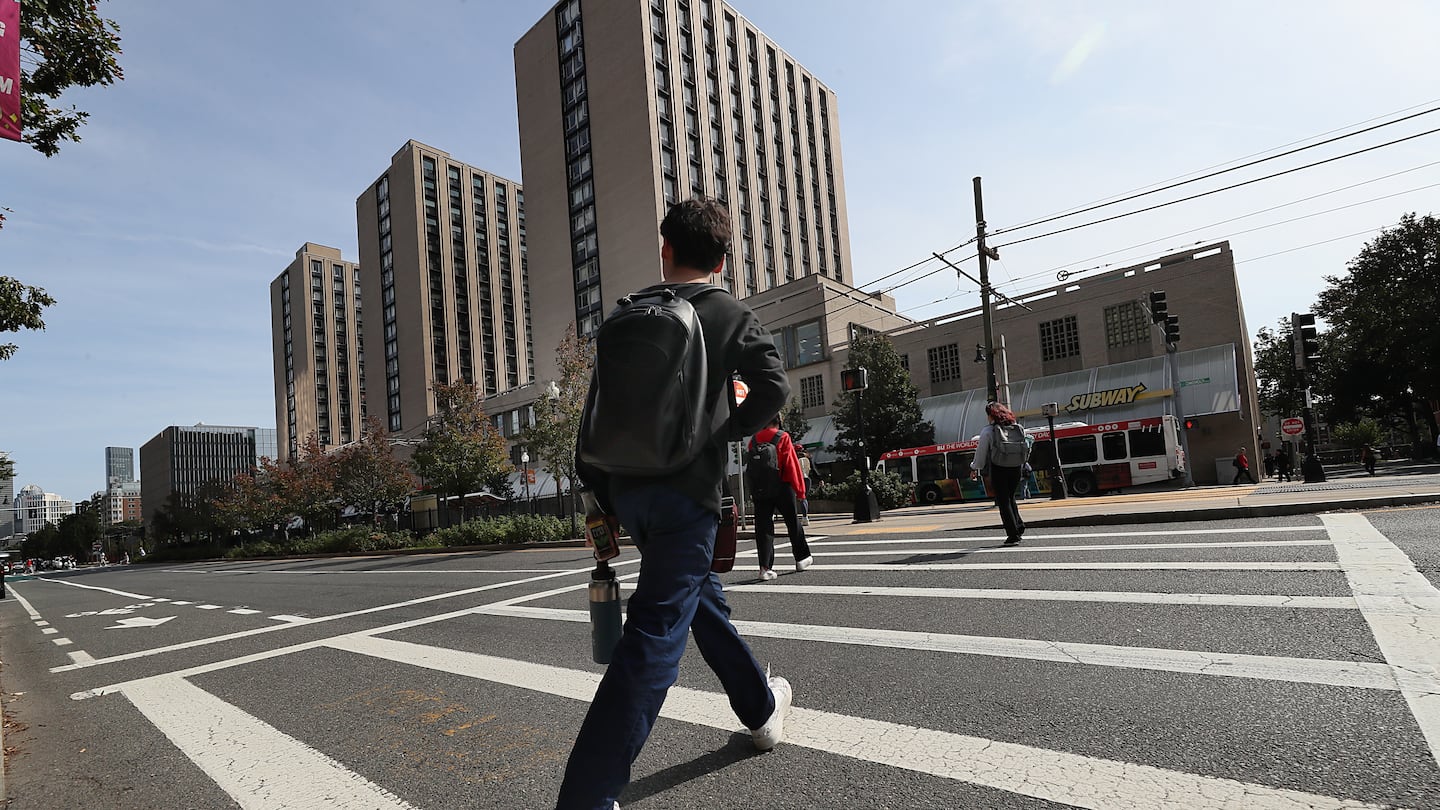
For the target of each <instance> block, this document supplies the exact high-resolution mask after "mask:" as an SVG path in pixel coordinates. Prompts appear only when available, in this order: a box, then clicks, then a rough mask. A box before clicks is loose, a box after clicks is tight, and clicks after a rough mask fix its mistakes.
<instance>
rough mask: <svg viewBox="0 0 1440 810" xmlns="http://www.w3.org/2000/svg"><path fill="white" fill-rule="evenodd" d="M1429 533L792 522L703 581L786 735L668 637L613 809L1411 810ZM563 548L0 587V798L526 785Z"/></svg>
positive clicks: (1437, 627)
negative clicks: (787, 538)
mask: <svg viewBox="0 0 1440 810" xmlns="http://www.w3.org/2000/svg"><path fill="white" fill-rule="evenodd" d="M937 520H938V521H939V522H941V523H943V522H944V519H943V517H940V518H937ZM1437 529H1440V508H1435V507H1428V508H1408V509H1404V508H1402V509H1391V510H1384V511H1377V512H1368V513H1343V514H1331V515H1314V516H1302V517H1288V518H1273V519H1260V520H1247V521H1206V522H1198V523H1175V524H1145V525H1136V526H1103V527H1094V528H1056V529H1048V530H1047V529H1040V528H1036V529H1032V530H1031V531H1030V532H1029V533H1028V534H1027V536H1026V538H1025V543H1024V544H1023V545H1021V546H1019V547H1015V548H1002V547H1001V546H1000V541H1001V540H1003V535H1002V534H1001V533H1000V532H997V531H994V530H985V531H975V530H953V529H946V528H945V527H944V526H941V527H939V528H933V527H925V530H924V531H920V532H918V533H912V534H897V533H894V532H893V531H891V530H890V529H888V528H887V527H886V525H885V523H884V522H883V521H882V522H880V523H878V524H873V525H868V526H853V525H851V524H849V523H848V522H841V521H839V520H832V521H818V520H817V521H816V524H815V525H814V526H812V529H811V531H812V537H813V538H815V539H812V544H813V546H814V551H815V554H816V564H815V566H814V567H813V568H811V569H810V570H809V571H807V572H805V573H803V574H793V573H786V574H785V575H783V576H781V577H780V578H779V579H778V580H776V581H774V582H770V583H762V582H760V581H758V580H757V579H756V578H755V558H754V556H753V551H751V550H750V549H752V548H753V545H752V544H749V543H744V542H742V557H741V559H740V565H741V568H740V569H738V570H737V571H736V572H734V573H732V574H729V575H727V576H725V577H724V579H725V581H726V586H727V590H728V593H729V598H730V601H731V604H732V606H733V607H734V610H735V619H736V620H737V622H738V623H739V624H740V627H741V631H742V633H744V634H745V635H746V637H747V639H748V640H749V641H750V643H751V645H752V647H753V648H754V649H755V651H756V654H757V655H758V656H759V657H760V659H761V660H762V661H764V662H769V663H770V664H771V665H772V667H773V669H774V671H775V673H776V674H781V675H785V676H786V677H787V678H789V679H790V681H791V682H792V683H793V684H794V686H795V691H796V699H795V706H796V711H795V713H794V715H793V716H792V718H791V723H790V725H789V731H790V737H791V739H790V742H789V744H786V745H782V746H781V747H779V748H777V749H776V750H775V751H774V752H771V753H769V754H763V755H761V754H756V753H754V752H753V750H752V749H751V748H750V745H749V739H748V735H747V734H744V733H741V731H740V729H739V724H738V722H737V721H736V720H735V718H734V717H733V715H731V714H730V713H729V711H728V707H727V706H726V704H725V702H724V699H723V696H722V695H719V694H718V693H719V685H718V682H717V681H716V680H715V678H714V677H713V676H712V675H711V674H710V672H709V671H708V669H706V668H705V666H704V663H703V661H701V660H700V658H699V656H698V655H696V654H695V653H693V652H691V653H689V654H687V656H686V657H685V659H684V662H683V663H682V667H681V673H680V680H679V683H678V685H677V686H678V687H679V688H677V689H676V690H674V691H672V693H671V696H670V699H669V701H667V704H666V709H665V714H664V716H663V717H662V719H661V721H660V723H659V725H658V726H657V727H656V730H655V733H654V734H653V735H652V737H651V738H650V742H649V744H648V746H647V747H646V749H645V751H644V752H643V753H642V755H641V757H640V759H639V761H638V762H637V763H636V765H635V769H634V778H635V781H634V782H633V783H632V784H631V786H630V787H629V789H628V790H627V792H626V793H625V795H624V796H622V804H623V805H624V806H625V807H626V808H627V810H645V809H646V808H654V809H660V808H689V807H705V808H843V807H867V808H868V807H874V808H894V809H895V810H900V809H901V808H937V810H938V809H939V808H946V809H947V810H949V809H950V808H1045V807H1068V806H1082V807H1106V808H1136V807H1156V808H1169V807H1182V808H1192V807H1193V808H1202V807H1234V808H1245V809H1246V810H1250V808H1300V807H1335V808H1340V807H1371V806H1393V807H1406V808H1440V766H1437V762H1436V750H1440V708H1437V706H1436V705H1435V704H1436V703H1437V702H1440V697H1437V695H1440V677H1437V672H1440V621H1437V618H1436V616H1437V613H1440V591H1437V590H1436V589H1435V586H1436V585H1440V544H1437V542H1436V538H1437V536H1440V531H1437ZM746 551H749V556H744V555H745V553H746ZM636 560H637V556H636V554H635V552H634V550H633V549H626V551H625V553H624V554H623V556H622V558H621V560H620V561H619V562H620V566H619V567H618V571H619V572H620V574H621V575H622V577H623V576H626V575H633V572H634V571H635V570H636V568H635V563H636ZM787 560H788V557H787V556H786V554H785V551H784V550H783V549H782V551H781V559H780V564H781V566H782V570H784V569H783V566H784V564H785V562H786V561H787ZM589 568H590V562H589V557H588V554H587V552H586V551H585V550H583V549H551V550H534V551H511V552H499V553H488V554H486V553H465V554H444V555H426V556H405V557H371V558H348V559H326V560H290V561H278V562H265V563H211V564H195V565H173V566H138V565H137V566H129V567H125V568H107V569H99V570H86V571H75V572H62V573H56V574H53V575H44V576H41V577H37V578H33V579H24V580H15V579H14V578H12V579H11V580H10V582H9V585H10V589H11V595H12V598H10V599H7V600H5V601H4V602H3V603H0V660H3V672H0V678H3V682H0V686H3V691H4V705H5V716H6V720H7V725H6V729H5V745H6V747H7V757H6V762H7V778H6V789H7V794H8V797H9V799H10V805H9V808H10V810H30V809H31V808H74V807H105V808H114V809H115V810H125V809H126V808H136V809H137V810H138V809H142V808H143V809H144V810H152V809H154V808H167V809H168V808H206V809H208V808H234V807H244V808H280V807H293V808H322V807H323V808H331V807H334V808H425V809H426V810H440V809H442V808H462V807H463V808H505V809H506V810H513V809H514V808H546V807H551V806H553V804H552V803H553V800H554V794H555V790H556V787H557V785H558V780H559V775H560V773H561V771H562V769H563V767H564V763H565V758H566V757H567V755H568V752H569V748H570V744H571V742H572V741H573V738H574V734H575V731H576V729H577V728H578V726H579V723H580V720H581V718H582V716H583V714H584V711H585V708H586V700H587V699H588V695H589V694H590V692H591V691H593V688H594V683H595V681H596V680H597V679H598V674H599V673H600V672H601V671H602V669H601V667H599V666H597V665H595V664H593V663H591V662H590V660H589V629H588V625H587V624H586V623H585V622H586V613H585V608H586V602H585V599H586V597H585V591H584V585H585V582H586V574H587V572H588V570H589ZM17 595H18V597H19V598H15V597H16V596H17ZM1427 735H1428V741H1427Z"/></svg>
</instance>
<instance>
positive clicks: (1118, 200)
mask: <svg viewBox="0 0 1440 810" xmlns="http://www.w3.org/2000/svg"><path fill="white" fill-rule="evenodd" d="M1427 103H1433V102H1427ZM1407 109H1414V108H1413V107H1412V108H1407ZM1401 112H1404V111H1403V110H1402V111H1401ZM1434 112H1440V106H1435V107H1431V108H1430V109H1427V110H1421V111H1420V112H1417V113H1411V114H1410V115H1407V116H1404V117H1402V118H1396V119H1394V120H1391V121H1386V122H1384V123H1381V124H1376V125H1374V126H1371V127H1366V128H1364V129H1359V130H1356V131H1354V132H1348V133H1346V134H1344V135H1337V136H1335V137H1333V138H1326V139H1325V140H1322V141H1316V142H1315V143H1311V144H1307V145H1305V146H1300V147H1297V148H1295V149H1290V150H1288V151H1285V152H1280V153H1278V154H1274V155H1269V156H1267V157H1262V158H1258V159H1256V160H1249V161H1248V162H1245V163H1241V164H1239V165H1236V166H1230V167H1229V168H1225V169H1218V170H1216V171H1211V172H1209V173H1208V174H1202V175H1200V176H1198V177H1190V178H1189V179H1185V180H1179V181H1178V182H1173V183H1169V184H1168V185H1162V186H1160V187H1158V188H1149V189H1148V190H1138V191H1136V192H1127V194H1126V195H1125V196H1121V197H1119V198H1116V199H1109V200H1105V201H1101V202H1096V203H1092V204H1089V205H1086V206H1084V207H1081V208H1077V209H1073V210H1069V211H1066V212H1063V213H1058V214H1052V215H1049V216H1046V217H1043V218H1041V219H1035V220H1031V221H1029V222H1025V223H1022V224H1020V225H1012V226H1010V227H1008V228H1001V229H999V230H996V231H993V232H991V234H990V235H991V236H998V235H1000V234H1002V233H1009V232H1011V231H1018V230H1021V229H1024V228H1033V227H1035V226H1037V225H1044V224H1045V223H1048V222H1054V221H1056V220H1060V219H1065V218H1068V217H1073V216H1078V215H1080V214H1085V213H1089V212H1091V211H1095V210H1098V209H1101V208H1108V207H1109V206H1112V205H1119V204H1120V203H1123V202H1129V201H1131V200H1136V199H1139V198H1141V197H1148V196H1150V195H1151V194H1158V193H1160V192H1162V191H1170V190H1171V189H1175V188H1179V187H1180V186H1184V185H1189V184H1190V183H1198V182H1199V181H1201V180H1209V179H1210V178H1212V177H1218V176H1220V175H1222V174H1228V173H1230V172H1234V171H1239V170H1240V169H1248V168H1250V167H1251V166H1258V165H1259V164H1261V163H1266V162H1269V161H1272V160H1277V159H1279V158H1282V157H1288V156H1290V155H1294V154H1298V153H1300V152H1304V151H1306V150H1309V149H1314V148H1316V147H1320V146H1325V145H1327V144H1331V143H1335V142H1337V141H1342V140H1344V139H1346V138H1353V137H1355V136H1356V135H1363V134H1365V133H1367V132H1373V131H1375V130H1377V129H1383V128H1384V127H1388V126H1394V125H1395V124H1399V123H1403V122H1405V121H1409V120H1411V119H1414V118H1419V117H1420V116H1422V115H1429V114H1431V113H1434ZM1392 114H1393V113H1392ZM1372 120H1374V119H1372ZM1361 123H1368V122H1361ZM1352 126H1358V125H1352ZM1342 129H1348V127H1343V128H1342ZM1332 131H1334V130H1332ZM1326 134H1329V133H1322V134H1321V135H1316V136H1312V137H1324V135H1326ZM1305 140H1309V138H1306V139H1302V140H1301V141H1297V142H1295V143H1303V142H1304V141H1305ZM1288 145H1289V144H1287V146H1288ZM1276 148H1277V149H1283V148H1285V147H1283V146H1282V147H1276ZM1267 151H1268V150H1267ZM1257 154H1264V152H1260V153H1257ZM1239 160H1247V158H1239ZM1218 165H1221V166H1224V165H1226V164H1223V163H1222V164H1218ZM1200 171H1202V172H1203V171H1207V170H1206V169H1201V170H1200ZM1185 176H1186V175H1181V177H1185ZM1161 182H1168V181H1161Z"/></svg>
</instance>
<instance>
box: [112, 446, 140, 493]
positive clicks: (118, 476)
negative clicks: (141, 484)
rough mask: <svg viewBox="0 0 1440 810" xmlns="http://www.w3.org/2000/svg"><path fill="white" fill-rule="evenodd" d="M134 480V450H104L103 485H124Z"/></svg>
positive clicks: (119, 448)
mask: <svg viewBox="0 0 1440 810" xmlns="http://www.w3.org/2000/svg"><path fill="white" fill-rule="evenodd" d="M134 480H135V448H133V447H107V448H105V484H106V485H107V486H109V485H110V484H111V483H112V482H115V483H121V484H123V483H125V482H127V481H134Z"/></svg>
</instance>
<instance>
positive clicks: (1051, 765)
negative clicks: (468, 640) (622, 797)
mask: <svg viewBox="0 0 1440 810" xmlns="http://www.w3.org/2000/svg"><path fill="white" fill-rule="evenodd" d="M329 646H332V647H334V648H336V649H340V650H346V651H348V652H352V653H357V654H359V655H365V656H370V657H374V658H381V659H383V660H387V661H395V662H400V663H404V664H410V665H413V666H419V667H424V668H426V669H432V670H436V671H439V672H447V673H451V674H455V675H461V676H465V677H469V678H475V679H479V680H486V681H491V682H493V683H500V684H505V685H508V686H515V687H520V688H522V689H529V690H532V691H535V692H540V693H542V694H548V695H556V696H559V697H565V698H570V699H572V700H579V701H589V700H591V698H592V697H593V696H594V694H595V687H596V686H597V685H598V684H599V682H600V675H599V674H598V673H592V672H583V671H580V670H573V669H562V668H560V667H552V666H546V665H543V664H532V663H528V662H523V661H515V660H511V659H505V658H495V657H492V656H487V655H480V654H478V653H469V652H460V651H458V650H447V649H442V648H438V647H428V646H423V645H419V644H411V643H409V642H404V641H395V640H392V639H382V638H374V637H358V636H344V637H340V638H336V639H332V640H331V642H330V645H329ZM799 700H800V701H802V702H803V701H804V692H801V693H800V697H799ZM660 714H661V715H662V716H664V717H666V718H669V719H671V720H679V721H682V722H686V723H693V724H696V725H702V726H708V727H710V728H716V729H720V730H722V731H733V730H736V729H737V727H738V726H739V723H738V722H737V721H736V719H735V714H734V711H733V710H732V709H731V708H730V705H729V703H728V701H727V700H726V698H725V696H724V695H723V694H717V693H713V692H703V691H700V690H698V689H687V688H682V687H671V689H670V691H669V693H668V694H667V695H666V698H665V705H664V707H663V708H662V709H661V710H660ZM785 744H787V745H795V746H799V747H802V748H810V749H814V750H817V751H825V752H828V753H832V754H839V755H841V756H844V757H849V758H852V759H858V760H862V761H866V762H874V763H877V764H881V765H887V766H890V767H894V768H901V769H904V770H908V771H914V772H918V773H925V774H930V775H933V776H939V777H942V778H945V779H952V780H956V781H960V782H968V783H971V784H976V785H981V786H984V787H990V788H995V789H997V790H1004V791H1007V792H1010V793H1016V794H1020V795H1023V796H1032V797H1035V798H1039V799H1044V800H1047V801H1052V802H1060V803H1063V804H1067V805H1073V806H1076V807H1095V808H1122V807H1123V808H1137V807H1150V808H1159V807H1207V808H1224V809H1225V810H1272V808H1273V810H1282V809H1283V810H1299V808H1311V809H1312V810H1316V809H1318V808H1325V810H1331V809H1333V810H1339V809H1340V808H1352V809H1353V808H1367V809H1368V808H1375V810H1378V806H1377V805H1371V804H1362V803H1359V802H1355V801H1350V800H1342V799H1334V798H1330V797H1327V796H1319V795H1315V794H1309V793H1302V792H1299V791H1294V790H1286V789H1282V788H1273V787H1268V786H1265V785H1257V784H1251V783H1245V782H1239V781H1235V780H1231V779H1219V778H1216V777H1211V776H1199V775H1197V774H1190V773H1184V772H1181V771H1172V770H1167V769H1164V768H1156V767H1153V766H1150V765H1138V764H1134V763H1129V762H1120V761H1117V760H1110V759H1099V758H1096V757H1087V756H1082V755H1079V754H1070V753H1066V752H1063V751H1052V750H1048V749H1044V748H1035V747H1032V746H1028V745H1019V744H1017V743H1007V742H999V741H996V740H987V739H984V738H980V737H971V736H967V735H963V734H954V733H951V732H945V731H935V730H932V729H924V728H917V727H915V726H906V725H901V724H898V723H887V722H884V721H881V720H870V719H867V718H863V717H849V716H846V715H842V714H836V713H833V712H825V711H818V710H815V709H805V708H799V707H797V708H793V709H791V710H790V717H789V718H788V720H787V722H786V724H785Z"/></svg>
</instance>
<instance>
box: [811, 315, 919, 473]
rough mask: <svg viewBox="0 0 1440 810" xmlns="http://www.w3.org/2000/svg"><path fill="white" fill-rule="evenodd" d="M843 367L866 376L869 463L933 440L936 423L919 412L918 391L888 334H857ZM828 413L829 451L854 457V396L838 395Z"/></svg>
mask: <svg viewBox="0 0 1440 810" xmlns="http://www.w3.org/2000/svg"><path fill="white" fill-rule="evenodd" d="M845 368H847V369H852V368H864V369H865V370H866V371H867V376H868V377H869V381H870V387H869V388H868V389H866V391H865V395H864V396H865V432H866V434H867V435H866V437H865V438H866V441H865V454H866V456H867V457H868V459H869V463H870V465H872V466H873V465H874V463H875V460H876V459H878V458H879V457H880V454H881V453H884V452H886V451H887V450H899V449H901V448H903V447H920V446H924V445H927V444H934V443H935V425H934V424H932V423H930V422H928V421H926V420H925V417H924V416H923V415H922V414H921V413H920V401H919V392H918V391H917V390H916V388H915V384H914V383H912V382H910V372H908V371H906V370H905V367H904V366H902V365H901V364H900V355H898V354H896V352H895V347H894V346H893V345H891V343H890V339H889V338H887V337H885V336H884V335H880V334H872V333H866V334H859V335H856V337H855V339H854V340H853V341H851V343H850V356H849V357H848V358H846V360H845ZM831 414H832V415H833V417H834V420H835V431H836V441H835V444H834V445H833V446H832V448H831V449H832V450H834V451H835V452H836V453H839V454H840V455H842V456H849V457H853V456H854V455H855V452H856V447H857V445H858V444H859V440H860V427H859V424H858V411H857V409H856V407H855V394H850V393H844V392H842V393H840V394H839V395H838V396H837V397H836V398H835V402H834V404H833V405H832V406H831Z"/></svg>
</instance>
